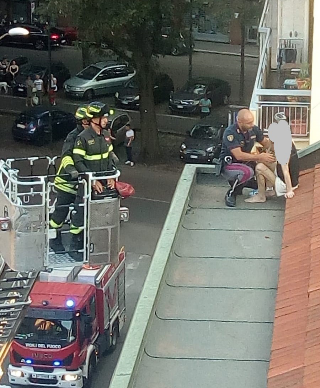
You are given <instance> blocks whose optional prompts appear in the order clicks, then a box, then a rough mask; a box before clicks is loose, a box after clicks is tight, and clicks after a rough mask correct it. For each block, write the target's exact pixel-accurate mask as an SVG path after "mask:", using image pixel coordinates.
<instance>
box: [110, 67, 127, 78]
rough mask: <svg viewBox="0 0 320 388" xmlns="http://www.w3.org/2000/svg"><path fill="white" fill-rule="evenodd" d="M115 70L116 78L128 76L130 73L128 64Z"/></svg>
mask: <svg viewBox="0 0 320 388" xmlns="http://www.w3.org/2000/svg"><path fill="white" fill-rule="evenodd" d="M113 70H114V78H120V77H126V76H127V75H128V70H127V67H126V66H119V67H115V68H114V69H113Z"/></svg>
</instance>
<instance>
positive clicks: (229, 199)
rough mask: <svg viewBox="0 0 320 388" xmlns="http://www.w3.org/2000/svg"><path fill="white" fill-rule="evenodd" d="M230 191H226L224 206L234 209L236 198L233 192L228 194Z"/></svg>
mask: <svg viewBox="0 0 320 388" xmlns="http://www.w3.org/2000/svg"><path fill="white" fill-rule="evenodd" d="M230 191H231V190H228V192H227V194H226V196H225V197H224V199H225V203H226V206H228V207H235V206H236V196H235V194H234V192H233V193H232V194H230Z"/></svg>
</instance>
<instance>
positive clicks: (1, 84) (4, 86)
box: [0, 82, 9, 94]
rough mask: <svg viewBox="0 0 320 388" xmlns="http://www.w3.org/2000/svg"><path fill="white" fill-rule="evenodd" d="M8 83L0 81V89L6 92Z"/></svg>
mask: <svg viewBox="0 0 320 388" xmlns="http://www.w3.org/2000/svg"><path fill="white" fill-rule="evenodd" d="M8 89H9V85H8V84H7V83H6V82H0V91H2V90H4V91H5V93H6V94H7V93H8Z"/></svg>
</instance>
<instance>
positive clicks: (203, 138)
mask: <svg viewBox="0 0 320 388" xmlns="http://www.w3.org/2000/svg"><path fill="white" fill-rule="evenodd" d="M224 129H225V126H224V125H223V124H221V123H220V122H219V121H216V120H215V119H213V118H212V117H207V118H205V119H203V120H201V121H200V122H199V123H197V124H195V125H194V126H193V127H192V129H191V131H187V132H186V133H187V137H186V138H185V139H184V141H183V142H182V144H181V146H180V159H181V160H182V161H184V162H188V163H212V161H213V159H215V158H219V155H220V151H221V144H222V135H223V132H224Z"/></svg>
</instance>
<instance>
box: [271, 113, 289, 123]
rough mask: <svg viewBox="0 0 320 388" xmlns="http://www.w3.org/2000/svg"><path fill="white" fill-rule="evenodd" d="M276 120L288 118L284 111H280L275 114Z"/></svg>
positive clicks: (286, 119)
mask: <svg viewBox="0 0 320 388" xmlns="http://www.w3.org/2000/svg"><path fill="white" fill-rule="evenodd" d="M274 120H275V121H276V122H277V123H278V122H279V121H280V120H285V121H288V118H287V116H286V115H285V114H284V113H283V112H278V113H276V114H275V115H274Z"/></svg>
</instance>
